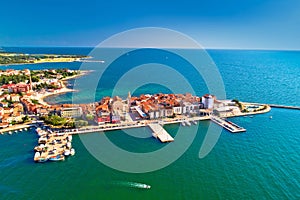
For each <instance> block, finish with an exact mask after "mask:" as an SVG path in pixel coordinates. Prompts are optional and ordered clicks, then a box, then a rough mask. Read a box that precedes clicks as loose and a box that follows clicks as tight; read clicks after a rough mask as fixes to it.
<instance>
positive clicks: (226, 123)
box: [211, 116, 246, 133]
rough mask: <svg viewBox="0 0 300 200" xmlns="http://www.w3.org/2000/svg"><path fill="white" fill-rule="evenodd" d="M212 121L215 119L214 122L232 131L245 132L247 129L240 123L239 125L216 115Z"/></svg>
mask: <svg viewBox="0 0 300 200" xmlns="http://www.w3.org/2000/svg"><path fill="white" fill-rule="evenodd" d="M211 121H213V122H214V123H216V124H218V125H220V126H222V127H223V128H225V129H226V130H228V131H230V132H231V133H239V132H245V131H246V129H244V128H243V127H240V126H239V125H237V124H235V123H233V122H231V121H228V120H226V119H221V118H219V117H216V116H212V117H211Z"/></svg>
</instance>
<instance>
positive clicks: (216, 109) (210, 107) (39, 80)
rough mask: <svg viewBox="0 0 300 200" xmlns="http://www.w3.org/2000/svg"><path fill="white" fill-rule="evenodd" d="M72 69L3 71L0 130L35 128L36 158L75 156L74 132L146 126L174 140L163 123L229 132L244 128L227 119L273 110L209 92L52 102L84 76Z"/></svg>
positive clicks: (159, 136) (163, 139) (164, 139)
mask: <svg viewBox="0 0 300 200" xmlns="http://www.w3.org/2000/svg"><path fill="white" fill-rule="evenodd" d="M86 73H87V72H86V71H79V70H70V69H47V70H28V69H25V70H13V69H7V70H5V71H0V86H1V88H0V119H1V122H0V133H1V134H4V133H8V134H12V133H13V131H14V132H15V133H17V132H18V131H20V130H23V129H25V130H26V129H28V128H30V127H35V128H36V132H37V134H38V136H39V139H38V146H36V147H35V148H34V150H35V151H36V153H35V155H34V161H36V162H46V161H60V160H64V159H65V157H66V156H69V155H74V154H75V149H74V148H72V145H71V141H72V136H71V135H72V134H84V133H90V132H98V131H109V130H118V129H127V128H136V127H143V126H147V127H149V128H150V129H151V130H152V136H153V137H155V138H157V139H159V140H160V141H161V142H172V141H174V138H173V137H172V136H171V135H169V134H168V132H167V131H166V130H165V129H164V128H163V125H165V124H172V123H180V124H181V126H191V125H192V124H197V121H199V120H211V121H212V122H214V123H216V124H218V125H220V126H222V127H223V128H224V129H226V130H228V131H229V132H231V133H238V132H244V131H246V129H244V128H243V127H240V126H238V125H237V124H234V123H232V122H230V121H228V120H227V119H225V118H228V117H235V116H243V115H253V114H260V113H265V112H268V111H270V109H271V108H270V106H269V105H266V104H256V103H244V102H240V101H238V100H218V99H217V97H216V96H214V95H210V94H205V95H203V96H194V95H192V94H190V93H186V94H162V93H157V94H142V95H140V96H131V93H130V92H128V94H127V97H126V98H125V99H124V98H123V99H122V98H121V97H119V96H115V97H103V98H102V99H100V100H99V101H98V102H92V103H88V104H59V105H49V104H47V103H46V102H44V101H43V99H44V97H46V96H49V95H55V94H60V93H64V92H72V91H73V89H69V88H67V87H66V86H65V83H64V81H65V80H66V79H70V78H76V77H78V76H81V75H84V74H86Z"/></svg>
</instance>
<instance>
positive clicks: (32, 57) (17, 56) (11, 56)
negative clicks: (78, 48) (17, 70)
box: [0, 52, 91, 65]
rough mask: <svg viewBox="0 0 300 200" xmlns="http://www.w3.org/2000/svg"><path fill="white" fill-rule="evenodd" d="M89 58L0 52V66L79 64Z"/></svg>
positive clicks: (83, 56)
mask: <svg viewBox="0 0 300 200" xmlns="http://www.w3.org/2000/svg"><path fill="white" fill-rule="evenodd" d="M89 58H91V57H90V56H85V55H58V54H24V53H9V52H0V65H12V64H38V63H50V62H80V61H84V60H86V59H89Z"/></svg>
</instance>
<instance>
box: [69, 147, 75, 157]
mask: <svg viewBox="0 0 300 200" xmlns="http://www.w3.org/2000/svg"><path fill="white" fill-rule="evenodd" d="M70 153H71V156H74V155H75V149H73V148H72V149H71V151H70Z"/></svg>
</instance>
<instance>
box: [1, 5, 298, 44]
mask: <svg viewBox="0 0 300 200" xmlns="http://www.w3.org/2000/svg"><path fill="white" fill-rule="evenodd" d="M299 9H300V1H298V0H239V1H238V0H205V1H204V0H198V1H197V0H195V1H189V0H185V1H176V0H173V1H171V0H144V1H143V0H132V1H130V0H127V1H116V0H106V1H101V0H99V1H96V0H84V1H83V0H81V1H79V0H73V1H68V0H65V1H64V0H39V1H34V0H26V1H24V0H11V1H2V2H1V7H0V18H1V25H0V46H95V45H97V44H98V43H100V42H101V41H103V40H104V39H106V38H108V37H110V36H111V35H113V34H116V33H119V32H122V31H125V30H128V29H132V28H138V27H149V26H151V27H153V26H155V27H164V28H170V29H174V30H177V31H180V32H182V33H185V34H187V35H189V36H191V37H192V38H194V39H195V40H197V41H198V42H199V43H200V44H201V45H203V46H204V47H206V48H242V49H243V48H254V49H300V37H299V35H300V12H299Z"/></svg>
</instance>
